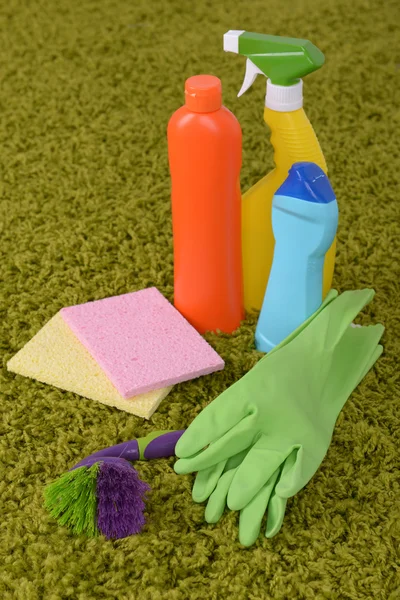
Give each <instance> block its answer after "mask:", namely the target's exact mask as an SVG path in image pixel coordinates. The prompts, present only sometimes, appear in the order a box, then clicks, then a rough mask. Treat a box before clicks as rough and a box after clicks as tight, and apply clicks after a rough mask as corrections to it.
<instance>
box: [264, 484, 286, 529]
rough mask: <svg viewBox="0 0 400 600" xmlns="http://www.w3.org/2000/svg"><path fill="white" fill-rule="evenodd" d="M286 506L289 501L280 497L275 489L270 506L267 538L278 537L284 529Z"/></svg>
mask: <svg viewBox="0 0 400 600" xmlns="http://www.w3.org/2000/svg"><path fill="white" fill-rule="evenodd" d="M286 504H287V499H286V498H281V497H280V496H278V494H277V492H276V488H275V490H274V492H273V493H272V496H271V499H270V501H269V504H268V516H267V528H266V530H265V537H267V538H272V537H274V535H276V534H277V533H278V531H279V530H280V528H281V527H282V523H283V519H284V518H285V511H286Z"/></svg>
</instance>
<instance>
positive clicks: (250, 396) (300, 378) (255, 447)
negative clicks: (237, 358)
mask: <svg viewBox="0 0 400 600" xmlns="http://www.w3.org/2000/svg"><path fill="white" fill-rule="evenodd" d="M373 296H374V291H373V290H368V289H366V290H360V291H353V292H344V293H343V294H341V295H340V296H339V295H338V292H337V291H336V290H332V291H331V292H330V293H329V294H328V296H327V297H326V299H325V301H324V302H323V304H322V305H321V307H320V309H319V310H318V311H317V312H316V313H315V314H314V315H312V317H310V319H308V320H307V321H306V322H305V323H304V324H303V325H302V326H301V327H299V328H298V329H297V330H296V331H295V332H294V333H293V334H292V335H290V336H289V337H288V338H287V339H286V340H284V341H283V342H282V343H281V344H280V345H279V346H276V348H274V349H273V350H272V351H271V352H269V353H268V354H267V355H266V356H265V357H263V358H262V359H261V360H260V361H259V362H258V363H257V365H256V366H255V367H254V368H253V369H251V370H250V371H249V372H248V373H247V374H246V375H245V376H244V377H242V379H240V380H239V381H237V382H236V383H235V384H234V385H232V386H231V387H230V388H228V389H227V390H226V391H225V392H223V393H222V394H221V395H220V396H219V397H218V398H216V399H215V400H214V401H213V402H211V404H209V405H208V406H207V407H206V408H205V409H204V410H203V411H202V412H201V413H200V414H199V415H198V416H197V417H196V419H195V420H194V421H193V422H192V424H191V425H190V426H189V428H188V429H187V431H186V432H185V433H184V434H183V436H182V437H181V439H180V440H179V441H178V443H177V446H176V449H175V452H176V455H177V456H178V457H179V459H180V460H178V461H177V462H176V464H175V471H176V473H178V474H183V473H192V472H198V474H197V477H196V480H195V483H194V486H193V499H194V501H195V502H204V501H205V500H207V499H208V504H207V507H206V511H205V518H206V521H207V522H209V523H216V522H217V521H218V520H219V519H220V517H221V515H222V514H223V512H224V510H225V507H226V506H228V507H229V508H230V509H231V510H237V511H240V518H239V540H240V542H241V543H242V544H243V545H245V546H250V545H251V544H253V543H254V542H255V541H256V539H257V537H258V535H259V533H260V529H261V524H262V519H263V517H264V514H265V512H266V511H267V525H266V533H265V535H266V537H272V536H274V535H275V534H276V533H277V532H278V531H279V529H280V528H281V525H282V522H283V518H284V515H285V509H286V502H287V499H288V498H290V497H291V496H294V495H295V494H297V492H298V491H299V490H301V489H302V488H303V487H304V486H305V485H306V484H307V483H308V482H309V481H310V479H311V478H312V477H313V475H314V474H315V472H316V471H317V469H318V467H319V466H320V464H321V462H322V461H323V459H324V457H325V455H326V453H327V451H328V448H329V445H330V442H331V439H332V434H333V430H334V427H335V423H336V419H337V417H338V415H339V413H340V411H341V410H342V408H343V406H344V404H345V402H346V400H347V399H348V397H349V396H350V394H351V393H352V391H353V390H354V389H355V388H356V387H357V385H358V384H359V382H360V381H361V380H362V379H363V377H364V376H365V375H366V373H368V371H369V370H370V369H371V367H372V365H373V364H374V362H375V361H376V360H377V358H378V357H379V356H380V354H381V352H382V346H380V345H379V340H380V338H381V336H382V334H383V331H384V327H383V326H382V325H373V326H368V327H360V326H356V327H354V326H352V323H353V320H354V319H355V318H356V317H357V315H358V313H359V312H360V310H362V309H363V308H364V307H365V305H366V304H368V303H369V302H370V301H371V299H372V298H373Z"/></svg>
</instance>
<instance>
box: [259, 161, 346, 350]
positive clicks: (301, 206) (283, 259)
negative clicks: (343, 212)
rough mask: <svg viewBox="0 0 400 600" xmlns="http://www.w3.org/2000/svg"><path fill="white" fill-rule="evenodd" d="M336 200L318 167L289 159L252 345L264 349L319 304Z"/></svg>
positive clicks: (275, 212) (274, 219)
mask: <svg viewBox="0 0 400 600" xmlns="http://www.w3.org/2000/svg"><path fill="white" fill-rule="evenodd" d="M337 224H338V205H337V201H336V197H335V194H334V191H333V189H332V186H331V184H330V182H329V179H328V177H327V176H326V174H325V173H324V171H323V170H322V169H321V168H320V167H319V166H318V165H316V164H315V163H312V162H299V163H295V164H294V165H293V166H292V167H291V169H290V170H289V175H288V176H287V178H286V180H285V181H284V183H283V184H282V185H281V187H280V188H279V189H278V190H277V191H276V193H275V195H274V199H273V203H272V228H273V232H274V236H275V250H274V258H273V262H272V268H271V273H270V276H269V280H268V285H267V289H266V292H265V296H264V302H263V305H262V309H261V313H260V317H259V320H258V323H257V328H256V336H255V340H256V347H257V349H258V350H260V351H261V352H269V350H272V348H273V347H274V346H276V345H277V344H279V343H280V342H281V341H282V340H284V339H285V338H286V337H287V336H288V335H289V334H290V333H292V332H293V331H294V330H295V329H297V327H299V325H301V324H302V323H303V322H304V321H305V320H306V319H308V317H310V316H311V315H312V314H313V313H314V312H315V311H316V310H317V309H318V308H319V306H320V305H321V303H322V285H323V270H324V259H325V254H326V252H327V251H328V250H329V248H330V246H331V244H332V242H333V240H334V238H335V235H336V230H337Z"/></svg>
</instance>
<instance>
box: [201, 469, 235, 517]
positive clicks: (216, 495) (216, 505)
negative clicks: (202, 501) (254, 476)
mask: <svg viewBox="0 0 400 600" xmlns="http://www.w3.org/2000/svg"><path fill="white" fill-rule="evenodd" d="M235 472H236V469H231V470H230V471H226V473H224V474H223V475H222V477H221V478H220V480H219V481H218V485H217V487H216V488H215V490H214V491H213V493H212V494H211V496H210V498H209V500H208V502H207V506H206V510H205V513H204V517H205V520H206V521H207V523H217V521H219V520H220V518H221V517H222V515H223V512H224V510H225V508H226V497H227V495H228V490H229V486H230V485H231V482H232V479H233V477H234V475H235Z"/></svg>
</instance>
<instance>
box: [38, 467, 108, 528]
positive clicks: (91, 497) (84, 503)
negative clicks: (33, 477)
mask: <svg viewBox="0 0 400 600" xmlns="http://www.w3.org/2000/svg"><path fill="white" fill-rule="evenodd" d="M99 468H100V465H99V463H95V464H94V465H92V466H91V467H79V468H78V469H74V470H73V471H69V472H68V473H65V474H64V475H62V476H61V477H59V478H58V479H57V480H56V481H54V482H53V483H50V484H49V485H48V486H47V487H46V489H45V490H44V498H45V502H44V504H45V507H46V508H47V510H48V511H49V513H50V514H51V516H52V517H54V518H55V519H56V520H57V521H58V523H59V524H60V525H63V526H66V527H68V528H69V529H71V530H72V531H73V532H74V533H76V534H80V533H85V534H86V535H88V536H90V537H95V536H97V535H98V533H99V531H98V529H97V516H96V510H97V497H96V483H97V475H98V472H99Z"/></svg>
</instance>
